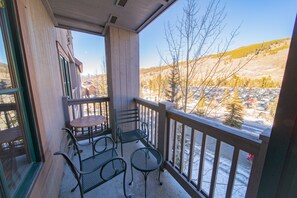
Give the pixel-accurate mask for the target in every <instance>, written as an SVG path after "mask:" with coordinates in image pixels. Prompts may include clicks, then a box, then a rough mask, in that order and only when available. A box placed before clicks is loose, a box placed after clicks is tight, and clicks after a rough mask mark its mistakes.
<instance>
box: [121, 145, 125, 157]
mask: <svg viewBox="0 0 297 198" xmlns="http://www.w3.org/2000/svg"><path fill="white" fill-rule="evenodd" d="M121 154H122V157H123V156H124V155H123V143H122V142H121Z"/></svg>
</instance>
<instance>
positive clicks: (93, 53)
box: [73, 0, 297, 74]
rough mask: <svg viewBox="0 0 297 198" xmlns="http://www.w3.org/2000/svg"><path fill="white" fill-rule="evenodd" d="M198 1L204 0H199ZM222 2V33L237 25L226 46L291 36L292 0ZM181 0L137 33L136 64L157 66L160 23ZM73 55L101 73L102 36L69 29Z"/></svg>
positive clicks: (295, 7) (177, 12)
mask: <svg viewBox="0 0 297 198" xmlns="http://www.w3.org/2000/svg"><path fill="white" fill-rule="evenodd" d="M200 1H201V2H202V3H203V2H205V0H200ZM222 1H223V2H225V3H226V11H227V18H226V20H225V23H226V28H225V32H226V36H228V35H229V34H228V33H230V32H231V30H232V29H234V28H235V27H237V26H239V25H241V26H240V29H239V35H238V36H237V37H236V38H235V40H234V42H233V43H232V45H231V46H230V49H235V48H237V47H240V46H244V45H249V44H253V43H261V42H264V41H269V40H273V39H279V38H286V37H291V35H292V31H293V25H294V21H295V16H296V11H297V1H296V0H285V1H282V0H222ZM184 3H185V0H178V1H177V2H176V3H175V4H174V5H172V6H171V7H170V8H169V9H168V10H167V11H166V12H164V13H163V14H162V15H161V16H159V17H158V18H157V19H156V20H154V21H153V22H152V23H151V24H149V25H148V26H147V27H146V28H145V29H144V30H143V31H142V32H141V33H140V66H141V67H152V66H158V65H159V63H160V57H159V54H158V51H157V48H158V49H161V50H162V49H166V43H165V39H164V38H165V34H164V24H165V23H167V22H168V21H170V23H172V24H173V23H174V22H175V21H176V19H177V16H181V14H182V7H183V4H184ZM73 38H74V39H73V43H74V53H75V56H76V57H77V58H78V59H79V60H81V61H82V62H83V63H84V74H87V73H91V74H92V73H96V72H97V73H101V68H102V60H103V59H104V58H105V52H104V48H105V46H104V38H103V37H100V36H94V35H90V34H84V33H78V32H73Z"/></svg>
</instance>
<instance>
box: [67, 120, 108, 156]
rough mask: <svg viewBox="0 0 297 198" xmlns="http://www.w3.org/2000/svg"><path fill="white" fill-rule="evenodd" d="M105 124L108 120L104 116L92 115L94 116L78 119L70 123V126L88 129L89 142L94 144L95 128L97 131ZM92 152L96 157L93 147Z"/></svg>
mask: <svg viewBox="0 0 297 198" xmlns="http://www.w3.org/2000/svg"><path fill="white" fill-rule="evenodd" d="M105 122H106V118H105V117H104V116H100V115H92V116H85V117H80V118H76V119H74V120H72V121H71V122H70V126H71V127H73V128H88V135H89V142H90V143H91V142H92V143H93V142H94V137H93V127H95V130H96V129H97V126H98V125H100V124H104V123H105ZM92 152H93V155H94V148H93V147H92Z"/></svg>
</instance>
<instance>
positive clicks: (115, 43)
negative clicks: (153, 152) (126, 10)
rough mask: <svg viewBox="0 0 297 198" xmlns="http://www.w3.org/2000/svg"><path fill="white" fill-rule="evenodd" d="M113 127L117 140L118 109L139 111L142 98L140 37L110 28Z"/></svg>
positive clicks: (107, 43) (107, 41) (107, 40)
mask: <svg viewBox="0 0 297 198" xmlns="http://www.w3.org/2000/svg"><path fill="white" fill-rule="evenodd" d="M105 50H106V65H107V83H108V86H107V87H108V96H109V97H110V105H109V110H110V124H111V128H112V131H113V138H115V129H114V126H115V123H114V116H115V115H114V109H117V110H119V109H131V108H135V104H134V98H135V97H138V96H139V35H138V34H137V33H135V32H131V31H127V30H124V29H121V28H118V27H111V26H110V27H108V29H107V32H106V36H105Z"/></svg>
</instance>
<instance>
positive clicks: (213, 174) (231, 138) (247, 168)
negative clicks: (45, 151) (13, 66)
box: [60, 97, 270, 197]
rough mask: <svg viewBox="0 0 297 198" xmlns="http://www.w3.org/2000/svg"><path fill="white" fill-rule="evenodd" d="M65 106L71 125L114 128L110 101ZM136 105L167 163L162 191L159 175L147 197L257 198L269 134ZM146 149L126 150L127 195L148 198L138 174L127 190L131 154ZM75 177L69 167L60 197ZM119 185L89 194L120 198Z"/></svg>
mask: <svg viewBox="0 0 297 198" xmlns="http://www.w3.org/2000/svg"><path fill="white" fill-rule="evenodd" d="M63 101H64V111H65V120H66V125H67V124H68V122H69V121H71V120H72V119H74V118H77V117H82V116H86V115H103V116H105V117H106V118H107V121H108V127H109V128H110V129H112V126H113V124H112V120H113V118H112V116H111V115H113V114H112V113H110V108H109V107H110V106H109V98H107V97H105V98H88V99H76V100H67V99H66V98H64V99H63ZM134 103H135V106H137V107H138V108H139V110H140V119H141V121H145V122H147V123H148V124H149V133H150V136H149V142H150V146H152V147H154V148H156V149H158V150H159V151H160V152H161V153H162V155H163V158H164V168H165V171H164V172H163V173H161V180H163V181H162V182H163V186H159V185H158V182H157V173H156V172H155V173H152V174H150V175H149V177H148V191H147V192H148V197H187V196H192V197H197V196H199V197H256V195H257V191H258V187H259V182H260V177H261V172H262V169H263V164H264V160H265V155H266V150H267V145H268V141H269V136H270V129H267V130H266V131H264V132H263V133H262V134H261V135H260V136H258V135H251V134H246V133H243V132H242V131H240V130H236V129H233V128H230V127H227V126H223V125H220V124H218V123H215V122H213V121H209V120H206V119H203V118H200V117H197V116H193V115H190V114H186V113H183V112H181V111H178V110H176V109H175V108H174V104H172V103H169V102H164V103H159V104H156V103H153V102H150V101H146V100H144V99H141V98H135V99H134ZM142 146H143V144H142V143H141V142H139V143H137V144H136V143H133V142H132V143H129V144H125V145H124V149H125V151H127V152H125V154H124V158H125V160H126V162H127V164H128V172H127V181H126V184H127V185H126V188H127V192H128V194H132V195H133V194H134V195H135V196H136V197H139V196H144V180H143V175H142V174H141V173H139V172H137V173H136V174H135V176H136V177H137V179H136V181H135V182H134V184H133V185H132V186H128V183H129V180H130V179H131V172H130V155H131V153H132V152H133V151H134V150H136V148H138V147H142ZM89 150H90V149H89ZM85 153H88V151H85ZM119 153H120V152H119ZM251 156H253V157H251ZM71 177H72V175H70V172H69V170H67V168H66V169H65V175H64V178H63V185H62V188H61V191H60V196H61V197H64V196H70V195H71V194H69V193H71V192H70V189H71V188H72V184H71V182H69V181H71ZM120 184H121V178H118V179H113V180H111V181H109V182H108V184H104V185H102V187H101V186H100V187H98V188H97V189H96V190H94V192H89V195H88V194H86V195H87V196H91V195H92V194H96V195H97V194H98V195H99V194H100V195H102V196H103V195H110V194H109V192H110V193H115V196H120V197H121V196H123V193H122V189H121V185H120ZM178 184H179V185H178ZM73 185H74V184H73ZM114 188H116V190H114ZM102 189H106V190H102ZM77 191H78V190H77ZM106 193H107V194H106Z"/></svg>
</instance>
